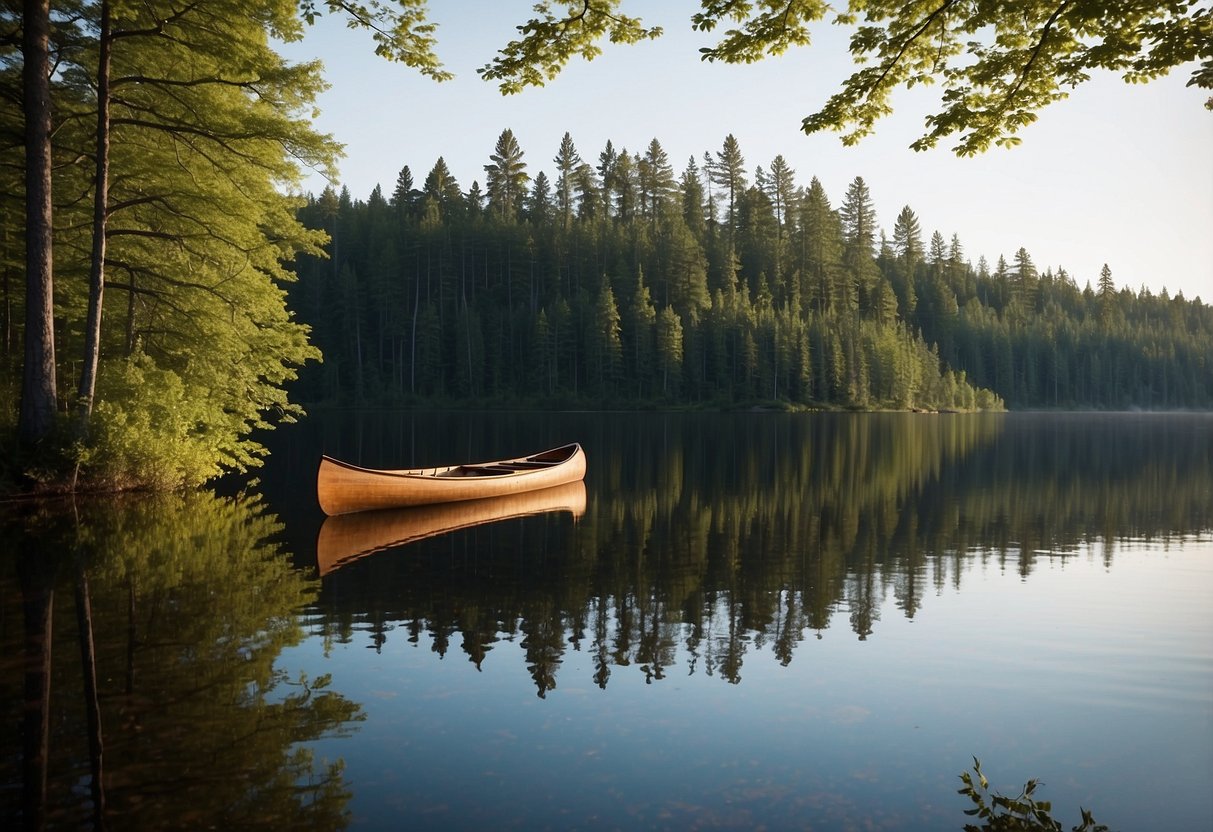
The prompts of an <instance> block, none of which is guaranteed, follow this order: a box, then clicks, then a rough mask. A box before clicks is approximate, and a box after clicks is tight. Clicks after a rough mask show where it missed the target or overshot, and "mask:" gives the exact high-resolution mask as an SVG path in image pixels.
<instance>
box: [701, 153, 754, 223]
mask: <svg viewBox="0 0 1213 832" xmlns="http://www.w3.org/2000/svg"><path fill="white" fill-rule="evenodd" d="M708 178H709V179H711V181H712V182H713V183H715V184H717V185H721V186H723V187H724V188H725V190H726V192H727V193H728V203H727V204H728V222H727V224H726V226H725V227H726V228H727V229H728V233H729V236H728V240H729V242H730V245H731V244H732V240H733V235H734V234H735V232H736V230H737V198H738V196H739V195H740V194H741V192H742V191H744V190H745V188H746V184H747V182H746V176H745V157H744V156H742V155H741V145H740V144H738V142H737V139H736V138H735V137H734V136H733V134H732V133H730V134H729V135H727V136H725V138H724V144H723V145H722V146H721V148H720V150H719V151H717V153H716V159H715V163H714V164H713V165H712V166H711V168H710V169H709V170H708Z"/></svg>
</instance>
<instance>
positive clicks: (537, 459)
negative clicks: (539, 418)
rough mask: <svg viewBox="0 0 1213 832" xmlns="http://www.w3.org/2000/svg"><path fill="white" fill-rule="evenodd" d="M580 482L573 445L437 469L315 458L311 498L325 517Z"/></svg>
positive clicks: (580, 455)
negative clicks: (379, 466) (388, 467)
mask: <svg viewBox="0 0 1213 832" xmlns="http://www.w3.org/2000/svg"><path fill="white" fill-rule="evenodd" d="M584 478H585V451H583V450H582V449H581V445H579V444H577V443H575V442H574V443H573V444H571V445H563V446H561V447H559V448H552V449H551V450H549V451H540V452H539V453H537V454H531V455H530V456H522V457H518V458H517V459H502V460H498V461H496V462H475V463H465V464H462V465H448V466H445V467H442V466H439V467H436V468H410V469H403V470H379V469H375V468H360V467H359V466H357V465H351V464H349V463H348V462H342V461H340V460H337V459H333V458H332V457H329V456H323V457H321V458H320V470H319V471H318V472H317V474H316V498H317V500H319V502H320V508H321V509H323V510H324V513H325V514H328V515H334V514H349V513H351V512H354V511H370V510H373V509H381V508H404V507H406V506H422V505H432V504H434V503H453V502H458V501H461V500H483V499H485V498H486V497H504V496H506V495H509V494H520V493H522V492H524V491H536V490H538V489H540V488H552V487H553V486H557V485H564V484H565V483H569V482H578V481H580V480H582V479H584Z"/></svg>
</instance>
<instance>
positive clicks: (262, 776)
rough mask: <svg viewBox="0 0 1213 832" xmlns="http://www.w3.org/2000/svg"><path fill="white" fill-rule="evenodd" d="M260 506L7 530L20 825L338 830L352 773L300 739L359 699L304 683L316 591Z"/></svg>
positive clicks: (219, 505)
mask: <svg viewBox="0 0 1213 832" xmlns="http://www.w3.org/2000/svg"><path fill="white" fill-rule="evenodd" d="M280 532H281V523H280V522H279V521H278V519H277V518H276V517H274V516H273V515H272V514H270V513H268V512H267V511H266V510H265V509H264V507H263V506H262V505H261V504H259V502H257V501H256V500H252V501H250V500H227V499H220V498H218V497H216V496H214V495H212V494H209V493H197V494H194V495H191V496H187V497H163V498H142V499H131V500H117V501H115V500H98V501H94V502H80V503H75V504H73V503H57V504H44V505H40V506H38V507H37V508H30V509H26V510H24V511H19V510H17V509H13V510H10V511H8V512H6V513H5V514H4V515H3V516H2V517H0V542H2V543H3V547H2V548H3V551H4V552H5V557H4V559H3V563H2V564H0V567H2V568H0V604H2V606H0V638H2V640H3V645H4V649H3V658H2V659H0V662H2V664H0V668H2V672H0V706H2V707H3V718H2V719H0V732H2V733H0V737H2V743H0V744H2V745H3V747H4V748H7V749H13V750H14V751H15V750H16V749H22V754H20V755H18V754H16V753H12V754H7V753H6V754H5V755H4V757H3V759H2V760H0V783H3V784H4V788H3V789H2V790H0V819H4V821H3V823H0V826H4V827H6V828H19V827H21V826H24V827H25V828H82V827H86V826H89V825H91V826H92V827H93V828H97V829H100V828H103V827H105V826H110V827H111V828H112V827H118V828H145V829H169V828H203V829H205V828H223V829H227V828H240V829H247V828H272V829H282V828H316V829H328V828H337V827H341V826H343V825H344V824H345V820H346V808H345V807H346V803H347V801H348V799H349V796H350V795H349V790H348V788H347V786H346V784H344V783H343V781H342V771H341V768H342V767H341V764H340V763H339V762H338V763H330V762H320V761H318V760H315V759H313V757H312V755H311V752H310V751H309V749H308V748H307V747H305V746H304V745H301V743H306V742H307V741H309V740H314V739H317V738H319V737H324V736H339V735H342V734H343V733H345V732H348V731H349V730H350V729H351V727H352V726H353V725H354V724H355V723H356V722H358V721H359V720H361V718H362V711H361V708H360V706H359V705H357V704H356V703H353V702H351V701H349V700H347V699H345V698H344V697H342V696H341V695H340V694H338V693H335V692H332V691H330V690H328V689H327V684H328V680H327V679H325V678H323V677H321V678H307V677H306V676H303V675H296V676H288V675H287V672H286V671H284V670H283V669H282V668H280V667H278V666H276V661H277V659H278V658H279V655H280V653H281V651H282V650H283V649H284V648H285V647H288V646H290V645H293V644H297V643H298V642H300V641H301V640H302V638H303V636H304V632H303V629H302V626H301V624H300V622H299V619H298V616H297V613H298V611H299V610H300V609H301V608H302V607H304V606H305V605H306V604H308V603H309V602H312V601H314V599H315V596H316V590H317V582H316V581H315V580H314V579H309V578H308V577H306V576H305V575H304V574H303V573H301V572H299V571H298V570H295V569H293V568H292V567H291V566H290V563H289V561H288V559H287V558H286V557H285V556H284V553H283V552H282V549H281V547H280V545H279V544H276V543H274V542H273V541H274V539H275V538H276V537H277V536H279V534H280Z"/></svg>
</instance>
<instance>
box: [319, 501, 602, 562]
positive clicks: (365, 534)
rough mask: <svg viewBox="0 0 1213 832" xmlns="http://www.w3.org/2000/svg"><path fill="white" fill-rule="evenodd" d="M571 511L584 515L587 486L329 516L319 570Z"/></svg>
mask: <svg viewBox="0 0 1213 832" xmlns="http://www.w3.org/2000/svg"><path fill="white" fill-rule="evenodd" d="M561 511H567V512H570V513H571V514H572V515H573V519H574V520H576V519H577V518H579V517H581V516H582V515H583V514H585V483H583V482H581V481H580V480H578V481H576V482H570V483H565V484H564V485H557V486H555V487H554V488H543V489H540V490H538V491H526V492H523V493H520V494H510V495H508V496H506V497H488V498H486V499H483V500H460V501H459V502H455V503H441V504H437V505H428V506H413V507H411V508H397V509H388V510H385V511H363V512H359V513H357V514H343V515H340V516H337V517H326V518H325V520H324V525H322V526H321V527H320V534H319V535H317V537H316V565H317V567H318V568H319V570H320V576H321V577H324V576H325V575H327V574H329V573H330V572H332V571H333V570H335V569H338V568H339V567H342V566H345V565H346V564H349V563H353V562H354V561H356V560H360V559H361V558H364V557H366V556H367V555H372V554H374V553H376V552H382V551H384V550H386V549H395V548H398V547H400V546H406V545H408V544H410V543H415V542H417V541H419V540H424V539H425V538H427V537H436V536H438V535H441V534H447V533H448V532H453V531H455V530H457V529H467V528H471V527H472V526H480V525H483V524H486V523H496V522H499V521H502V520H512V519H514V518H517V517H530V516H533V515H537V514H547V513H549V512H561Z"/></svg>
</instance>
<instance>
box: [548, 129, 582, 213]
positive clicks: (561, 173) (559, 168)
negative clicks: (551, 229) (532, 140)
mask: <svg viewBox="0 0 1213 832" xmlns="http://www.w3.org/2000/svg"><path fill="white" fill-rule="evenodd" d="M552 161H553V162H554V163H555V164H556V211H557V212H558V215H559V216H560V223H561V226H562V227H563V228H564V229H565V230H568V228H569V226H571V225H572V222H573V214H574V211H573V196H574V194H575V193H576V192H577V170H578V168H579V167H580V166H581V164H582V162H581V156H580V155H579V154H578V153H577V148H576V147H575V146H574V145H573V137H572V136H571V135H569V134H568V133H567V132H566V133H565V134H564V136H563V137H562V138H561V139H560V149H559V150H557V151H556V158H554V159H553V160H552Z"/></svg>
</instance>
